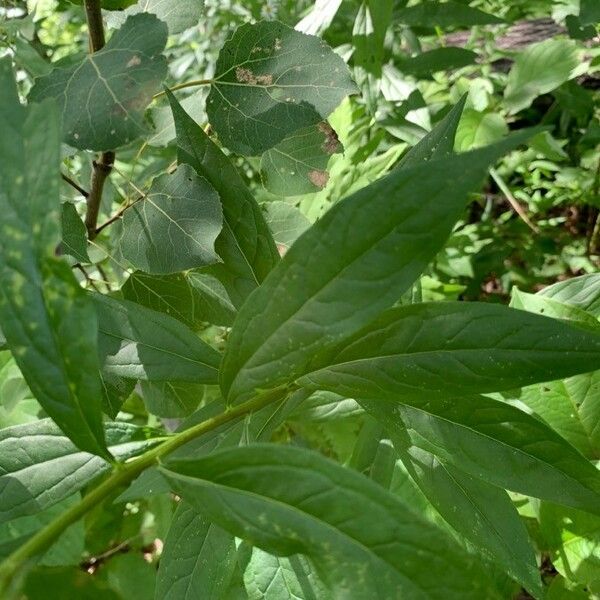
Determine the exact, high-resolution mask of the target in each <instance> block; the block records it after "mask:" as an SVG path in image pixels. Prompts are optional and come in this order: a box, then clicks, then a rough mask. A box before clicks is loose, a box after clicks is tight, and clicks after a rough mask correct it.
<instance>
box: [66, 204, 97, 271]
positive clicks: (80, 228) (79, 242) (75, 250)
mask: <svg viewBox="0 0 600 600" xmlns="http://www.w3.org/2000/svg"><path fill="white" fill-rule="evenodd" d="M61 220H62V250H63V252H64V253H65V254H69V255H70V256H72V257H73V258H74V259H75V260H77V261H79V262H82V263H89V262H91V261H90V257H89V256H88V252H87V230H86V228H85V225H84V223H83V221H82V220H81V218H80V216H79V215H78V214H77V209H76V208H75V206H74V205H73V204H71V202H63V205H62V215H61Z"/></svg>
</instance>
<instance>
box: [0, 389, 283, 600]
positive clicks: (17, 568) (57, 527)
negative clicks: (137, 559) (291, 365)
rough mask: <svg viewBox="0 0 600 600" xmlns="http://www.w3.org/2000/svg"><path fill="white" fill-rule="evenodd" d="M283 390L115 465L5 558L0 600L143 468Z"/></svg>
mask: <svg viewBox="0 0 600 600" xmlns="http://www.w3.org/2000/svg"><path fill="white" fill-rule="evenodd" d="M286 392H287V390H286V389H281V388H278V389H276V390H272V391H270V392H265V393H263V394H261V395H258V396H256V397H255V398H253V399H252V400H248V401H247V402H244V403H243V404H240V405H238V406H235V407H233V408H229V409H227V410H226V411H225V412H223V413H221V414H220V415H217V416H215V417H212V418H210V419H207V420H206V421H202V422H201V423H198V424H197V425H194V426H193V427H190V428H189V429H186V430H185V431H182V432H181V433H178V434H176V435H174V436H172V437H170V438H169V439H167V441H165V442H163V443H162V444H160V445H159V446H156V447H154V448H152V449H151V450H148V451H147V452H145V453H144V454H142V455H141V456H139V457H138V458H136V459H134V460H132V461H131V462H128V463H126V464H124V465H118V466H117V468H116V469H115V470H114V471H113V473H112V474H111V475H110V476H109V477H108V479H105V480H104V481H103V482H102V483H101V484H100V485H98V487H96V488H94V489H93V490H92V491H91V492H89V493H88V494H86V495H85V496H84V497H83V498H82V499H81V500H80V501H79V502H78V503H77V504H75V505H73V506H72V507H71V508H69V509H68V510H66V511H65V512H64V513H62V514H61V515H59V516H58V517H57V518H56V519H55V520H54V521H52V522H51V523H49V524H48V525H46V526H45V527H44V528H43V529H40V531H38V532H37V533H36V534H35V535H33V536H32V537H31V538H29V540H27V542H25V543H24V544H23V545H22V546H21V547H19V548H18V549H17V550H15V551H14V552H13V553H12V554H11V555H10V556H8V557H7V558H6V559H5V560H4V562H2V564H0V598H7V597H10V595H11V592H12V593H14V592H15V591H17V590H16V588H18V584H19V582H17V581H16V579H17V578H18V575H19V574H20V573H21V571H22V569H24V567H26V566H27V565H29V564H30V563H32V561H33V560H34V559H35V557H37V556H39V555H40V554H42V553H43V552H45V551H46V550H47V549H48V548H49V547H50V546H51V545H52V544H53V543H54V542H55V541H56V539H57V538H58V537H59V536H60V535H61V534H62V532H63V531H65V529H67V527H69V526H70V525H72V524H73V523H76V522H77V521H78V520H79V519H81V518H82V517H83V516H84V515H85V514H86V513H87V512H89V511H90V510H91V509H92V508H94V507H95V506H97V505H98V504H99V503H100V502H102V501H103V500H105V499H106V498H107V497H108V496H110V495H111V494H113V493H114V492H115V491H116V490H118V489H119V488H121V487H124V486H126V485H128V484H129V483H130V482H131V481H133V480H134V479H135V478H136V477H137V476H138V475H140V473H142V472H143V471H145V470H146V469H147V468H149V467H151V466H153V465H155V464H157V462H158V460H159V459H160V458H162V457H163V456H166V455H167V454H170V453H171V452H173V451H174V450H176V449H177V448H180V447H181V446H183V445H184V444H187V443H188V442H189V441H191V440H193V439H195V438H197V437H199V436H201V435H202V434H204V433H207V432H209V431H212V430H213V429H216V428H217V427H219V426H221V425H223V424H225V423H228V422H230V421H233V420H235V419H237V418H239V417H242V416H244V415H247V414H249V413H251V412H254V411H256V410H259V409H261V408H264V407H265V406H268V405H269V404H272V403H273V402H276V401H277V400H281V399H282V398H283V397H284V396H285V394H286Z"/></svg>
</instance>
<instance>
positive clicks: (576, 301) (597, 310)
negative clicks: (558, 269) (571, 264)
mask: <svg viewBox="0 0 600 600" xmlns="http://www.w3.org/2000/svg"><path fill="white" fill-rule="evenodd" d="M539 295H540V296H543V297H544V298H551V299H552V300H555V301H556V302H562V303H564V304H569V305H571V306H575V307H577V308H579V309H581V310H584V311H586V312H588V313H590V314H591V315H593V316H594V317H596V318H597V319H600V274H599V273H592V274H590V275H582V276H581V277H573V278H572V279H566V280H565V281H559V282H558V283H555V284H554V285H550V286H548V287H546V288H544V289H543V290H542V291H541V292H540V293H539Z"/></svg>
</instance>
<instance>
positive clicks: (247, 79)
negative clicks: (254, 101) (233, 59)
mask: <svg viewBox="0 0 600 600" xmlns="http://www.w3.org/2000/svg"><path fill="white" fill-rule="evenodd" d="M235 77H236V79H237V80H238V81H239V82H240V83H248V84H250V85H273V75H255V74H254V73H253V72H252V71H251V70H250V69H244V68H243V67H238V68H237V69H236V70H235Z"/></svg>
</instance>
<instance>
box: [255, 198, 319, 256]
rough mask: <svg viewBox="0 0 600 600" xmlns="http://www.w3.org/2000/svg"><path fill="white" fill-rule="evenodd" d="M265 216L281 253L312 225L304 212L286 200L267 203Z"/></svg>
mask: <svg viewBox="0 0 600 600" xmlns="http://www.w3.org/2000/svg"><path fill="white" fill-rule="evenodd" d="M265 217H266V219H267V223H268V224H269V227H270V229H271V232H272V234H273V239H274V240H275V243H276V244H277V247H278V248H279V252H280V253H281V254H285V252H286V251H287V250H288V249H289V247H290V246H291V245H292V244H293V243H294V242H295V241H296V240H297V239H298V238H299V237H300V236H301V235H302V234H303V233H304V232H305V231H306V230H307V229H308V228H309V227H310V221H309V220H308V219H307V218H306V217H305V216H304V214H303V213H302V212H301V211H300V210H299V209H297V208H296V207H295V206H292V205H291V204H287V203H286V202H277V201H275V202H269V203H267V204H265Z"/></svg>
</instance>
